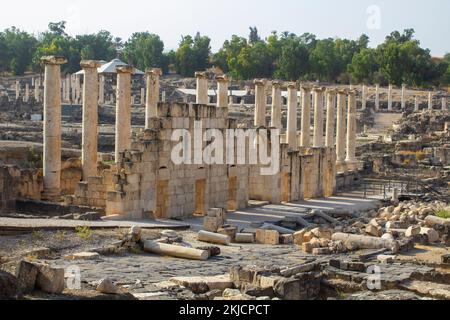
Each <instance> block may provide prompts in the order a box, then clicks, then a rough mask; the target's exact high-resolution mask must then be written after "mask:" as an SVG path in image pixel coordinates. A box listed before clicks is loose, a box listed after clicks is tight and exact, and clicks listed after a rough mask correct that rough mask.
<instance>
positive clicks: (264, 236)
mask: <svg viewBox="0 0 450 320" xmlns="http://www.w3.org/2000/svg"><path fill="white" fill-rule="evenodd" d="M256 243H258V244H267V245H278V244H280V233H279V232H278V231H276V230H264V229H257V230H256Z"/></svg>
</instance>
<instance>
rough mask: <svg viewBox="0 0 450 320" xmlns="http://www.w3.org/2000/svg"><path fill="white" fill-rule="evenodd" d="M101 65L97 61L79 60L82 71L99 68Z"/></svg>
mask: <svg viewBox="0 0 450 320" xmlns="http://www.w3.org/2000/svg"><path fill="white" fill-rule="evenodd" d="M101 65H102V64H101V63H100V61H97V60H81V62H80V66H81V68H83V69H94V68H95V69H97V68H100V66H101Z"/></svg>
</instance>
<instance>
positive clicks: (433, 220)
mask: <svg viewBox="0 0 450 320" xmlns="http://www.w3.org/2000/svg"><path fill="white" fill-rule="evenodd" d="M425 223H426V224H427V226H429V227H434V226H436V225H438V226H443V227H450V219H444V218H439V217H436V216H428V217H426V218H425Z"/></svg>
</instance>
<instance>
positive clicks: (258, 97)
mask: <svg viewBox="0 0 450 320" xmlns="http://www.w3.org/2000/svg"><path fill="white" fill-rule="evenodd" d="M266 84H267V81H266V80H265V79H257V80H255V127H265V126H266V109H267V97H266Z"/></svg>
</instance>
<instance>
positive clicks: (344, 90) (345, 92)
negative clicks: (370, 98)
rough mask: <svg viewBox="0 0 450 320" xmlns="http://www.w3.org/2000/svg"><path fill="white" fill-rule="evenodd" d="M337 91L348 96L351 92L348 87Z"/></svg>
mask: <svg viewBox="0 0 450 320" xmlns="http://www.w3.org/2000/svg"><path fill="white" fill-rule="evenodd" d="M337 93H338V94H339V95H341V96H346V95H347V94H348V93H349V90H348V89H338V90H337Z"/></svg>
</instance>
